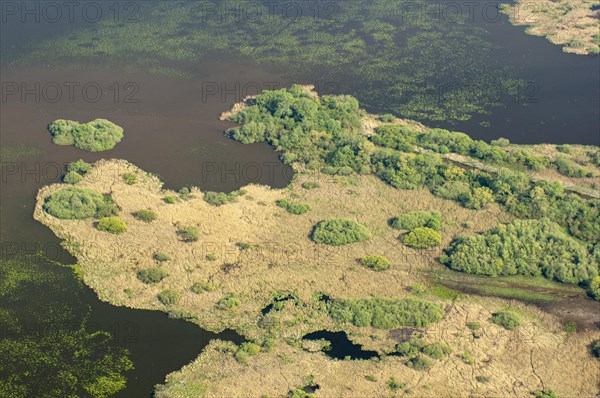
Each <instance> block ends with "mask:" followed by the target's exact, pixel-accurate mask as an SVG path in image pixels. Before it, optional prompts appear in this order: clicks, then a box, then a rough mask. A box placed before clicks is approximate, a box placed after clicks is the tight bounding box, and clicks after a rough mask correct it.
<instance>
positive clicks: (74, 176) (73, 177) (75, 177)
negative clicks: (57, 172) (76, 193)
mask: <svg viewBox="0 0 600 398" xmlns="http://www.w3.org/2000/svg"><path fill="white" fill-rule="evenodd" d="M81 180H83V176H82V175H81V174H79V173H76V172H74V171H69V172H67V174H65V176H64V177H63V182H65V183H67V184H77V183H78V182H79V181H81Z"/></svg>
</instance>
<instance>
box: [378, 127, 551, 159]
mask: <svg viewBox="0 0 600 398" xmlns="http://www.w3.org/2000/svg"><path fill="white" fill-rule="evenodd" d="M371 141H372V142H373V143H374V144H376V145H379V146H382V147H385V148H391V149H396V150H399V151H402V152H414V151H415V149H416V147H420V148H425V149H430V150H432V151H434V152H437V153H441V154H446V153H456V154H459V155H465V156H469V157H472V158H476V159H479V160H482V161H484V162H490V163H495V164H505V165H515V166H521V167H524V168H527V169H529V170H539V169H541V168H543V167H547V166H548V165H549V164H550V162H549V161H548V159H547V158H545V157H543V156H536V155H534V154H532V153H531V152H529V151H527V150H525V149H513V150H508V149H503V147H505V146H507V145H508V144H509V141H508V140H506V139H502V138H501V139H498V140H495V141H492V143H490V144H488V143H487V142H485V141H481V140H474V139H472V138H471V137H469V136H468V135H466V134H464V133H459V132H452V131H448V130H444V129H430V130H426V131H421V132H419V131H416V130H413V129H410V128H408V127H406V126H393V125H387V126H381V127H378V128H377V134H376V135H374V136H372V137H371Z"/></svg>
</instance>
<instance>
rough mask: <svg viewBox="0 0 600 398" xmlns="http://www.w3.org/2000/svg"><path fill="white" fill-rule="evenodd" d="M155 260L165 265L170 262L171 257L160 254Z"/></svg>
mask: <svg viewBox="0 0 600 398" xmlns="http://www.w3.org/2000/svg"><path fill="white" fill-rule="evenodd" d="M154 259H155V260H156V261H158V262H159V263H164V262H165V261H169V260H170V259H171V257H170V256H169V255H168V254H167V253H163V252H158V253H156V254H155V255H154Z"/></svg>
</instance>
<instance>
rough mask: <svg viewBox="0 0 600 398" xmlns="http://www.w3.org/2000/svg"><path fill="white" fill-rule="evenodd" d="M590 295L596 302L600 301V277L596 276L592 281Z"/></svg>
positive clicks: (589, 287)
mask: <svg viewBox="0 0 600 398" xmlns="http://www.w3.org/2000/svg"><path fill="white" fill-rule="evenodd" d="M588 293H589V294H590V296H592V298H594V300H598V301H600V276H595V277H593V278H592V279H591V280H590V283H589V286H588Z"/></svg>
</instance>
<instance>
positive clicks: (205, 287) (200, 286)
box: [190, 282, 215, 294]
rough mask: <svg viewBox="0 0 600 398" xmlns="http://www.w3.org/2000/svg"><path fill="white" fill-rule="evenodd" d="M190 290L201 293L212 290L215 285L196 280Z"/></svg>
mask: <svg viewBox="0 0 600 398" xmlns="http://www.w3.org/2000/svg"><path fill="white" fill-rule="evenodd" d="M190 290H191V291H192V292H194V293H196V294H201V293H204V292H212V291H214V290H215V287H214V286H213V285H211V284H210V283H208V282H196V283H194V284H193V285H192V287H191V288H190Z"/></svg>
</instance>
